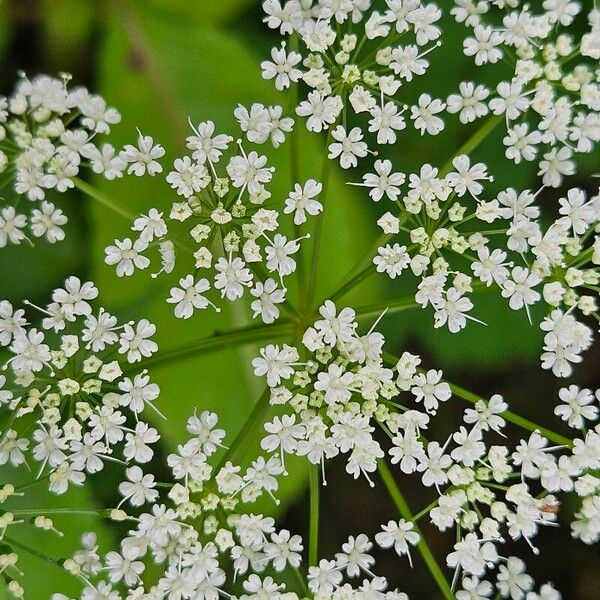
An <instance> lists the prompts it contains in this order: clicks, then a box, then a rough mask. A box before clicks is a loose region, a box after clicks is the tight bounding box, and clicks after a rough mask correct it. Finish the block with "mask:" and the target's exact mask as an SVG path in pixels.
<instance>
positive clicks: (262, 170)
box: [227, 150, 273, 194]
mask: <svg viewBox="0 0 600 600" xmlns="http://www.w3.org/2000/svg"><path fill="white" fill-rule="evenodd" d="M266 164H267V157H266V156H259V155H258V154H257V153H256V152H255V151H254V150H253V151H252V152H250V153H249V154H248V155H247V156H246V155H244V156H233V157H232V158H231V160H230V161H229V164H228V165H227V173H228V174H229V177H231V183H232V184H233V185H234V186H235V187H236V188H247V189H248V193H250V194H257V193H259V192H260V191H261V190H262V187H263V185H264V184H265V183H269V181H271V179H272V177H273V169H272V168H271V167H266V166H265V165H266Z"/></svg>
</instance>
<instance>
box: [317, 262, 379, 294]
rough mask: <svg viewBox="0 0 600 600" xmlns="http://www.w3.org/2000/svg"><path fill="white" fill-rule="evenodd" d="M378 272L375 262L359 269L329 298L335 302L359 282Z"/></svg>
mask: <svg viewBox="0 0 600 600" xmlns="http://www.w3.org/2000/svg"><path fill="white" fill-rule="evenodd" d="M375 273H376V270H375V265H374V264H373V263H370V264H368V265H367V266H366V267H365V268H364V269H362V270H361V271H359V272H358V273H357V274H356V275H354V277H351V278H350V279H349V280H348V281H347V282H346V283H344V284H343V285H341V286H340V287H339V288H338V289H337V290H335V292H333V294H331V295H330V296H329V299H330V300H331V301H333V302H335V301H336V300H338V299H339V298H341V297H342V296H344V295H345V294H347V293H348V292H349V291H350V290H352V289H353V288H354V287H356V286H357V285H358V284H359V283H361V282H363V281H364V280H365V279H367V278H368V277H370V276H371V275H374V274H375Z"/></svg>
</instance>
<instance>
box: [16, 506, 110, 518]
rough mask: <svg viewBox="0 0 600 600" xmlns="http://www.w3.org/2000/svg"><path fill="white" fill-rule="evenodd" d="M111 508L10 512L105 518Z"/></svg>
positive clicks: (46, 509)
mask: <svg viewBox="0 0 600 600" xmlns="http://www.w3.org/2000/svg"><path fill="white" fill-rule="evenodd" d="M110 510H111V509H109V508H106V509H98V510H77V509H75V508H25V509H22V510H11V511H10V512H11V513H13V514H15V515H20V516H28V515H31V516H36V515H89V516H99V517H104V516H107V515H109V514H110Z"/></svg>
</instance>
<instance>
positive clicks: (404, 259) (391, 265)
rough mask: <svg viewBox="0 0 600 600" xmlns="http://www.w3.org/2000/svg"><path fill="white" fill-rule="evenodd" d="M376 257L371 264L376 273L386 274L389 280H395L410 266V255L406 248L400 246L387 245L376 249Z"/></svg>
mask: <svg viewBox="0 0 600 600" xmlns="http://www.w3.org/2000/svg"><path fill="white" fill-rule="evenodd" d="M377 253H378V255H377V256H376V257H375V258H373V264H374V265H375V266H376V267H377V272H378V273H384V272H385V273H387V275H388V276H389V277H390V278H391V279H395V278H396V277H397V276H398V275H400V273H402V271H403V270H404V269H406V267H408V265H409V264H410V255H409V254H408V252H407V251H406V246H400V244H393V245H390V244H387V245H385V246H381V247H380V248H378V249H377Z"/></svg>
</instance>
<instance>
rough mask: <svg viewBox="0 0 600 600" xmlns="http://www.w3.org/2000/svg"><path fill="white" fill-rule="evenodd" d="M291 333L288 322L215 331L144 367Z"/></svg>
mask: <svg viewBox="0 0 600 600" xmlns="http://www.w3.org/2000/svg"><path fill="white" fill-rule="evenodd" d="M291 333H293V324H292V323H290V321H285V320H282V321H279V322H278V323H277V324H275V325H265V324H263V323H261V324H258V325H250V326H247V327H240V328H239V329H232V330H230V331H227V332H225V333H221V332H220V331H216V332H215V333H214V334H213V335H211V336H208V337H205V338H202V339H200V340H198V341H196V342H193V343H191V344H186V345H185V346H181V347H180V348H174V349H172V350H167V351H165V352H163V353H162V354H161V355H159V356H156V357H155V358H150V359H148V360H146V361H144V366H146V367H148V366H153V367H154V366H158V365H165V364H169V363H172V362H175V361H178V360H184V359H186V358H191V357H194V356H200V355H202V354H208V353H210V352H216V351H218V350H222V349H224V348H237V347H239V346H240V345H242V344H251V343H253V342H258V341H261V340H274V339H277V338H279V337H285V336H287V335H289V334H291Z"/></svg>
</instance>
